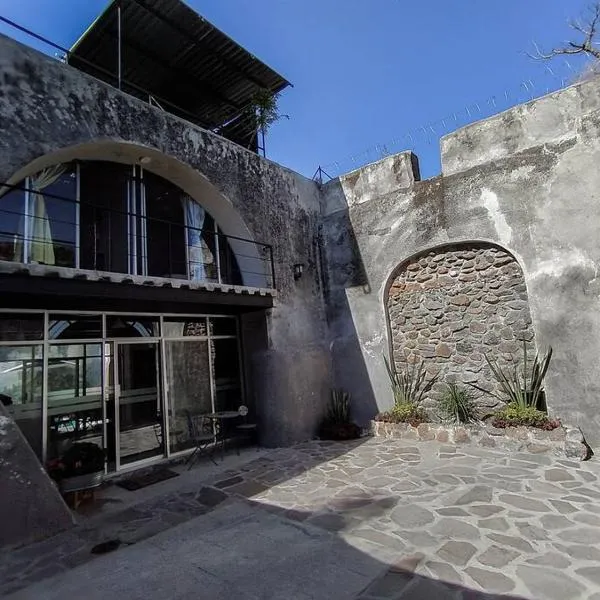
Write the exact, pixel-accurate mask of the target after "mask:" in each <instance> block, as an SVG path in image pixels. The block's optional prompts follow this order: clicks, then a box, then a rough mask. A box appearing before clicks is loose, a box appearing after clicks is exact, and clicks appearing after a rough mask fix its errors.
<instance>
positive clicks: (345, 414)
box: [319, 390, 360, 440]
mask: <svg viewBox="0 0 600 600" xmlns="http://www.w3.org/2000/svg"><path fill="white" fill-rule="evenodd" d="M319 437H320V438H321V439H322V440H354V439H356V438H359V437H360V427H359V426H358V425H356V424H355V423H353V422H352V421H351V420H350V395H349V394H348V392H345V391H344V390H331V399H330V400H329V406H328V407H327V415H326V416H325V419H324V420H323V422H322V423H321V427H320V428H319Z"/></svg>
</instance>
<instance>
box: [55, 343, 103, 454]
mask: <svg viewBox="0 0 600 600" xmlns="http://www.w3.org/2000/svg"><path fill="white" fill-rule="evenodd" d="M102 409H103V401H102V344H52V345H51V346H50V347H49V355H48V452H47V456H48V458H49V459H51V458H55V457H57V456H60V455H61V454H62V453H63V452H64V451H65V450H66V448H67V447H68V446H69V445H70V444H71V443H73V442H76V441H77V442H79V441H86V442H92V443H95V444H97V445H99V446H100V447H102V446H103V429H104V426H103V410H102Z"/></svg>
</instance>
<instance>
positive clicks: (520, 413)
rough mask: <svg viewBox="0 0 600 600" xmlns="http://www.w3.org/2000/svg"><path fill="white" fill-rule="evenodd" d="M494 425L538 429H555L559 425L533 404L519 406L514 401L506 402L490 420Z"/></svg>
mask: <svg viewBox="0 0 600 600" xmlns="http://www.w3.org/2000/svg"><path fill="white" fill-rule="evenodd" d="M492 425H493V426H494V427H516V426H519V425H524V426H526V427H537V428H539V429H548V430H549V429H555V428H556V427H559V426H560V422H559V421H558V420H557V419H549V418H548V415H547V414H546V413H544V412H542V411H541V410H538V409H537V408H535V407H533V406H521V405H519V404H517V403H516V402H511V403H510V404H507V405H506V406H505V407H504V408H503V409H501V410H499V411H498V412H497V413H496V414H495V415H494V418H493V420H492Z"/></svg>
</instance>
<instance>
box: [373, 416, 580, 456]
mask: <svg viewBox="0 0 600 600" xmlns="http://www.w3.org/2000/svg"><path fill="white" fill-rule="evenodd" d="M370 432H371V434H372V435H374V436H375V437H385V438H394V439H403V440H415V441H423V442H426V441H434V440H435V441H438V442H441V443H444V444H468V443H471V444H476V445H478V446H482V447H484V448H500V449H506V450H509V451H511V452H517V451H527V452H533V453H536V454H540V453H548V452H549V453H552V454H555V455H557V456H565V457H567V458H571V459H576V460H580V461H581V460H587V459H588V458H589V457H590V455H591V451H590V448H589V446H588V445H587V444H586V442H585V439H584V437H583V434H582V433H581V430H580V429H579V427H573V426H569V425H561V426H560V427H558V428H556V429H553V430H552V431H544V430H543V429H536V428H534V427H506V428H505V429H501V428H498V427H492V426H491V425H486V424H482V425H445V424H440V423H421V425H419V426H418V427H413V426H412V425H409V424H408V423H387V422H384V421H371V427H370Z"/></svg>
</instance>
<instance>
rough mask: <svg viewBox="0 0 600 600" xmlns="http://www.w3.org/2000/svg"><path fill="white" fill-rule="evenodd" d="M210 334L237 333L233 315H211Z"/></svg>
mask: <svg viewBox="0 0 600 600" xmlns="http://www.w3.org/2000/svg"><path fill="white" fill-rule="evenodd" d="M210 335H237V319H236V318H235V317H211V318H210Z"/></svg>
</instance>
